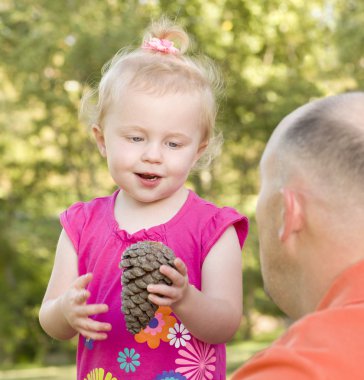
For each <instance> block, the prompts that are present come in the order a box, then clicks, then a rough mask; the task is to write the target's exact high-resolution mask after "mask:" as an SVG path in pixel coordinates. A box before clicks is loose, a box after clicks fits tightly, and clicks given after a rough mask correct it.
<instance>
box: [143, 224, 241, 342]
mask: <svg viewBox="0 0 364 380" xmlns="http://www.w3.org/2000/svg"><path fill="white" fill-rule="evenodd" d="M241 257H242V254H241V248H240V244H239V240H238V236H237V234H236V231H235V228H234V227H233V226H231V227H229V228H228V229H227V230H226V231H225V233H224V234H223V235H222V236H221V238H220V239H219V240H218V241H217V242H216V244H215V245H214V246H213V247H212V248H211V251H210V252H209V254H208V255H207V257H206V259H205V262H204V264H203V267H202V290H201V291H199V290H197V289H196V288H195V287H194V286H192V285H190V284H189V283H188V275H187V270H186V266H185V265H184V263H183V262H182V260H180V259H176V261H175V264H176V267H177V270H178V271H176V270H174V269H173V268H171V267H169V266H162V267H161V272H162V273H163V274H164V275H166V276H167V277H169V278H170V279H171V281H172V282H173V284H172V285H171V286H167V285H149V286H148V291H149V292H151V293H153V294H150V295H149V298H150V300H151V301H152V302H154V303H156V304H157V305H159V306H171V307H172V309H173V311H174V313H175V314H176V315H177V316H178V317H179V319H180V320H181V321H182V322H183V324H184V325H185V326H186V328H187V329H188V330H189V331H190V332H191V333H192V334H193V335H194V336H195V337H196V338H198V339H200V340H202V341H204V342H207V343H211V344H216V343H224V342H227V341H228V340H229V339H231V338H232V337H233V335H234V334H235V332H236V331H237V329H238V327H239V324H240V321H241V316H242V258H241ZM157 294H160V295H162V296H163V297H159V296H158V295H157Z"/></svg>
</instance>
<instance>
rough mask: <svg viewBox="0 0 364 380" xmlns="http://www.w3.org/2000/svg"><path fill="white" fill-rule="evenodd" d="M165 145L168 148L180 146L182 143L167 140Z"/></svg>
mask: <svg viewBox="0 0 364 380" xmlns="http://www.w3.org/2000/svg"><path fill="white" fill-rule="evenodd" d="M167 146H168V147H169V148H172V149H176V148H180V147H181V146H182V144H179V143H176V142H173V141H169V142H168V143H167Z"/></svg>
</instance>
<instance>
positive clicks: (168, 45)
mask: <svg viewBox="0 0 364 380" xmlns="http://www.w3.org/2000/svg"><path fill="white" fill-rule="evenodd" d="M142 48H143V49H147V50H154V51H159V52H161V53H166V54H178V53H179V50H178V49H177V48H175V47H174V46H173V42H172V41H170V40H164V39H159V38H156V37H153V38H151V39H150V40H149V41H144V43H143V46H142Z"/></svg>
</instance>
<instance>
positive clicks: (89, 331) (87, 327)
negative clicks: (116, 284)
mask: <svg viewBox="0 0 364 380" xmlns="http://www.w3.org/2000/svg"><path fill="white" fill-rule="evenodd" d="M91 280H92V273H87V274H85V275H83V276H80V277H78V278H77V279H76V280H75V281H74V283H73V284H72V285H71V287H70V288H69V289H68V290H67V292H66V293H64V294H63V295H62V296H61V298H60V306H61V310H62V313H63V315H64V317H65V319H66V320H67V322H68V323H69V325H70V326H71V327H72V328H73V329H74V330H75V331H77V332H78V333H80V334H81V335H83V336H84V337H85V338H86V339H93V340H105V339H107V334H106V333H104V331H110V330H111V328H112V326H111V324H109V323H103V322H97V321H94V320H93V319H92V318H91V316H92V315H95V314H101V313H106V312H107V311H108V310H109V308H108V306H107V305H106V304H87V303H86V301H87V300H88V298H89V297H90V292H89V291H88V290H86V286H87V285H88V284H89V283H90V282H91Z"/></svg>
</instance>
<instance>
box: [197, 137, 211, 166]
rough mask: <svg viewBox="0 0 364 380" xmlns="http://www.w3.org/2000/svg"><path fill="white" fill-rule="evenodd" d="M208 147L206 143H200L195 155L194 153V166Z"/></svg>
mask: <svg viewBox="0 0 364 380" xmlns="http://www.w3.org/2000/svg"><path fill="white" fill-rule="evenodd" d="M208 145H209V143H208V141H203V142H201V143H200V145H199V146H198V150H197V153H196V157H195V161H194V163H193V164H194V165H195V164H196V162H197V161H198V160H199V159H200V157H201V156H202V155H203V153H204V152H205V150H206V148H207V146H208Z"/></svg>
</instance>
